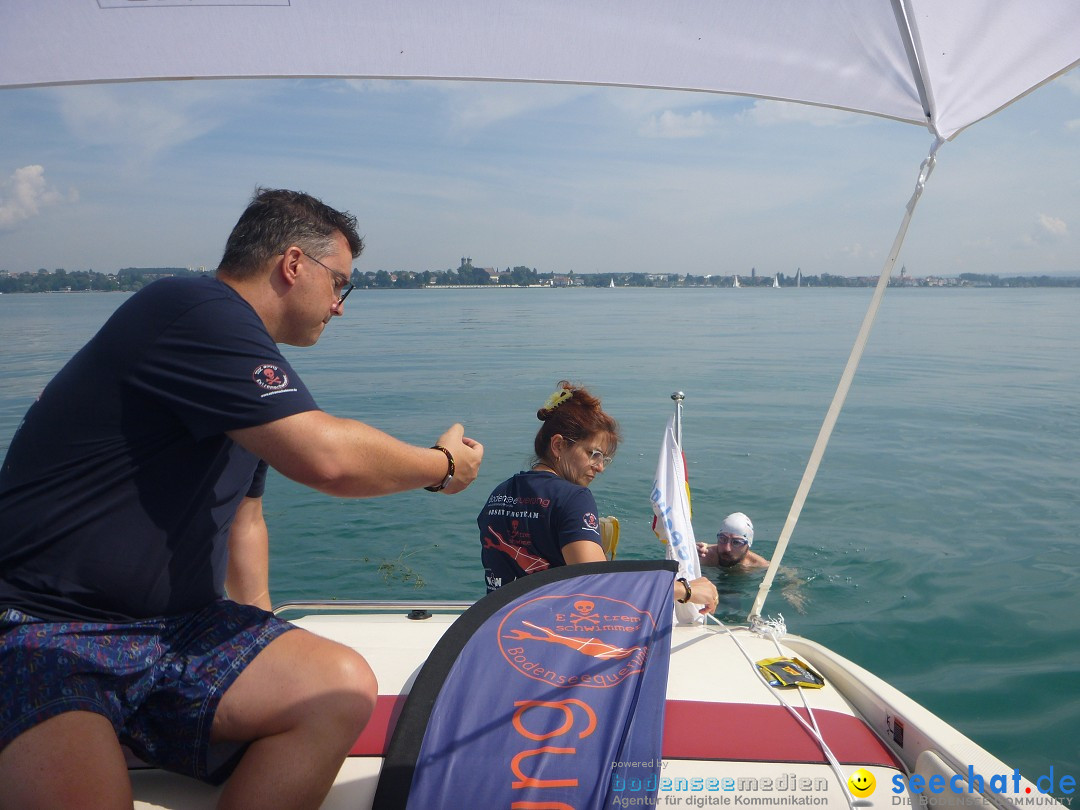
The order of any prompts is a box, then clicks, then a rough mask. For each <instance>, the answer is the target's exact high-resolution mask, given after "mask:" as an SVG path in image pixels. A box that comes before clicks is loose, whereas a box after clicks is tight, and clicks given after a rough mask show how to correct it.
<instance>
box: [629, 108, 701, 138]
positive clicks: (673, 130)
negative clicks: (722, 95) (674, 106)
mask: <svg viewBox="0 0 1080 810" xmlns="http://www.w3.org/2000/svg"><path fill="white" fill-rule="evenodd" d="M715 126H716V119H715V118H713V117H712V116H711V115H710V114H709V113H707V112H703V111H701V110H694V111H693V112H690V113H685V114H683V113H677V112H673V111H672V110H665V111H664V112H662V113H660V114H659V115H653V116H650V117H649V119H648V120H647V121H646V122H645V124H644V125H643V126H642V127H641V129H640V133H641V134H642V135H644V136H645V137H647V138H700V137H702V136H704V135H706V134H708V133H709V131H710V130H712V129H713V128H714V127H715Z"/></svg>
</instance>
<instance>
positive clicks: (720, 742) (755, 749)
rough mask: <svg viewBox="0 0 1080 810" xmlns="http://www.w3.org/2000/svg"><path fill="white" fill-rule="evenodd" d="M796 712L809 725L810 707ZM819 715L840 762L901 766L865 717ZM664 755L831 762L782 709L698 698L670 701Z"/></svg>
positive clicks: (823, 712)
mask: <svg viewBox="0 0 1080 810" xmlns="http://www.w3.org/2000/svg"><path fill="white" fill-rule="evenodd" d="M796 711H797V712H798V713H799V715H800V716H801V717H802V718H803V720H806V721H807V722H809V717H808V716H807V713H806V710H805V709H796ZM814 717H816V718H817V722H818V726H819V727H820V728H821V735H822V737H823V738H824V739H825V744H826V745H828V746H829V750H831V751H832V752H833V756H835V757H836V759H837V760H838V761H839V762H842V763H844V764H845V765H883V766H885V767H891V768H897V769H899V768H901V767H902V766H901V764H900V761H899V760H897V758H896V757H895V756H893V753H892V751H890V750H889V749H888V748H887V747H886V746H885V744H884V743H883V742H882V741H881V740H879V739H878V737H877V736H876V735H875V734H874V732H873V731H871V730H870V727H869V726H868V725H867V724H866V723H865V722H864V721H863V720H862V719H861V718H858V717H852V716H851V715H849V714H842V713H840V712H834V711H827V710H824V709H816V710H815V711H814ZM811 725H813V724H811ZM692 730H697V731H698V733H694V731H692ZM702 730H704V731H702ZM662 756H663V757H664V759H707V760H708V759H713V760H736V761H743V762H821V763H824V762H827V760H826V759H825V755H824V754H823V753H822V751H821V746H820V745H819V744H818V742H817V740H816V739H815V738H814V737H812V736H811V735H810V732H808V731H807V730H806V729H805V728H803V726H802V724H801V723H799V721H798V720H796V719H795V718H794V717H792V716H791V713H790V712H789V711H788V710H787V709H785V708H784V707H783V706H769V705H760V704H755V703H708V702H705V701H697V700H669V701H668V702H667V707H666V708H665V710H664V748H663V753H662Z"/></svg>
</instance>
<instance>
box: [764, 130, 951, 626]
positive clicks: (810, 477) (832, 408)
mask: <svg viewBox="0 0 1080 810" xmlns="http://www.w3.org/2000/svg"><path fill="white" fill-rule="evenodd" d="M944 142H945V141H944V139H942V138H940V137H939V138H936V139H935V140H934V143H933V145H932V146H931V147H930V153H929V154H928V155H927V156H926V159H925V160H923V162H922V165H921V166H920V167H919V179H918V180H917V181H916V183H915V191H914V193H913V194H912V195H911V199H910V200H908V204H907V208H906V210H905V212H904V218H903V221H902V222H901V223H900V229H899V231H898V232H897V234H896V238H895V239H894V240H893V244H892V249H891V250H890V251H889V256H888V258H887V259H886V260H885V266H884V267H882V269H881V275H880V276H879V277H878V281H877V287H875V288H874V295H873V297H872V298H871V299H870V306H869V308H868V309H867V310H866V315H865V316H864V317H863V322H862V327H861V328H860V329H859V334H858V336H857V337H856V338H855V345H854V346H852V347H851V354H850V355H849V356H848V361H847V365H846V366H845V367H844V373H843V374H841V375H840V384H839V385H838V386H837V387H836V393H835V394H833V399H832V403H831V404H830V405H829V410H828V412H827V413H826V414H825V421H824V422H823V423H822V425H821V430H820V431H818V437H817V441H816V442H814V449H813V450H812V451H811V453H810V460H809V461H808V462H807V463H806V470H805V471H804V472H803V477H802V481H800V482H799V488H798V490H797V491H796V493H795V499H794V500H793V501H792V503H791V509H790V510H789V511H788V516H787V520H786V521H785V522H784V528H783V529H782V530H781V532H780V538H779V540H777V542H776V550H775V551H774V552H773V558H772V562H771V563H770V564H769V570H768V571H766V572H765V578H764V579H762V581H761V585H760V586H759V587H758V592H757V597H756V598H755V599H754V605H753V607H751V608H750V614H749V615H748V616H747V620H748V621H752V620H753V618H754V617H755V616H760V615H761V608H762V607H763V606H764V604H765V597H767V596H768V595H769V589H770V588H771V587H772V583H773V579H775V578H776V572H777V571H778V570H779V568H780V560H782V559H783V557H784V551H785V550H786V549H787V546H788V541H789V540H790V539H791V534H792V532H794V531H795V524H796V523H798V521H799V515H800V514H801V513H802V508H803V504H805V503H806V496H807V495H808V494H809V493H810V485H811V484H813V483H814V477H815V476H816V475H817V470H818V466H819V465H820V464H821V458H822V456H824V455H825V448H826V447H827V446H828V444H829V437H830V436H832V431H833V428H834V427H835V426H836V420H837V419H838V418H839V416H840V410H841V409H842V408H843V407H844V400H845V399H847V395H848V390H849V389H850V388H851V381H852V379H853V378H854V377H855V370H856V369H857V368H858V367H859V360H860V359H862V355H863V350H864V349H865V348H866V342H867V340H868V339H869V338H870V329H871V327H872V326H873V325H874V319H875V318H876V317H877V312H878V308H879V307H880V305H881V298H882V296H883V295H884V294H885V288H886V287H888V286H889V278H890V277H891V276H892V271H893V267H894V266H895V265H896V259H897V256H898V255H899V254H900V246H901V245H903V243H904V237H905V236H906V235H907V229H908V225H909V224H910V223H911V215H912V214H913V213H914V211H915V205H916V204H917V203H918V202H919V198H920V197H921V196H922V192H923V188H924V187H925V185H926V181H927V180H928V179H929V178H930V173H931V172H932V171H933V170H934V166H935V164H936V163H937V151H938V149H939V148H940V146H941V145H942V144H943V143H944Z"/></svg>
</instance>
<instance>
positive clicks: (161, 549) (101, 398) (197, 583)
mask: <svg viewBox="0 0 1080 810" xmlns="http://www.w3.org/2000/svg"><path fill="white" fill-rule="evenodd" d="M317 407H318V406H317V405H316V404H315V401H314V399H313V398H312V397H311V394H310V393H309V392H308V390H307V388H306V387H305V386H304V384H303V383H302V382H301V381H300V378H299V376H298V375H297V374H296V372H295V371H293V369H292V367H291V366H290V365H289V363H288V362H287V361H286V360H285V359H284V358H283V357H282V355H281V352H280V351H279V350H278V348H277V345H276V344H275V343H274V341H273V339H272V338H271V337H270V335H269V334H268V333H267V331H266V328H265V327H264V326H263V323H262V321H261V320H260V318H259V316H258V314H257V313H256V312H255V310H254V309H253V308H252V307H251V306H250V305H249V304H248V303H247V302H246V301H244V300H243V298H241V297H240V296H239V295H238V294H237V293H236V292H235V291H234V290H232V289H231V288H229V287H228V286H227V285H225V284H222V283H221V282H219V281H217V280H216V279H210V278H170V279H162V280H160V281H156V282H154V283H153V284H150V285H148V286H147V287H145V288H144V289H143V290H141V291H140V292H138V293H136V294H135V295H133V296H132V297H131V298H130V299H129V300H127V301H126V302H124V304H123V305H122V306H120V308H119V309H117V310H116V312H115V313H114V314H113V316H112V317H111V318H109V320H108V321H107V322H106V323H105V325H104V326H103V327H102V328H101V330H100V331H99V332H98V333H97V335H95V336H94V338H92V339H91V340H90V342H89V343H87V344H86V345H85V346H84V347H83V348H82V349H81V350H80V351H79V352H78V353H77V354H76V355H75V356H74V357H73V358H72V359H71V360H70V361H69V362H68V364H67V365H66V366H64V368H63V369H61V370H60V372H59V373H58V374H57V375H56V377H55V378H54V379H53V380H52V381H51V382H50V383H49V384H48V386H47V387H46V388H45V390H44V391H43V392H42V394H41V396H40V397H39V399H38V401H37V402H35V403H34V404H33V405H32V406H31V407H30V410H29V411H28V412H27V414H26V417H25V418H24V420H23V423H22V424H21V425H20V426H19V429H18V430H17V431H16V433H15V436H14V438H13V439H12V442H11V447H10V448H9V450H8V453H7V456H6V458H5V459H4V464H3V467H2V468H0V610H2V609H3V608H6V607H13V608H17V609H19V610H20V611H22V612H24V613H27V614H30V615H32V616H37V617H39V618H43V619H50V620H65V619H73V620H85V621H125V620H134V619H142V618H148V617H154V616H167V615H175V614H177V613H182V612H186V611H190V610H195V609H198V608H200V607H202V606H204V605H206V604H208V603H209V602H210V601H212V600H214V599H216V598H218V597H219V596H220V595H221V594H222V592H223V585H224V577H225V557H226V552H227V548H226V547H227V542H226V541H227V538H228V531H229V526H230V524H231V522H232V519H233V515H234V514H235V512H236V507H237V505H238V503H239V501H240V499H241V498H243V497H244V495H246V494H248V493H249V492H253V489H252V487H253V476H255V473H256V469H257V466H258V463H259V459H257V458H256V457H255V456H254V455H252V454H251V453H249V452H248V451H246V450H244V449H243V448H242V447H240V446H239V445H238V444H236V443H234V442H233V441H232V440H231V439H229V438H228V437H227V436H226V435H225V433H226V431H230V430H235V429H239V428H245V427H254V426H257V425H261V424H266V423H268V422H272V421H275V420H277V419H280V418H282V417H285V416H290V415H293V414H296V413H300V412H303V411H310V410H315V409H317ZM254 483H255V484H256V488H261V487H258V482H257V481H256V482H254Z"/></svg>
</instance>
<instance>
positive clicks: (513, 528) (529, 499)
mask: <svg viewBox="0 0 1080 810" xmlns="http://www.w3.org/2000/svg"><path fill="white" fill-rule="evenodd" d="M476 523H477V525H478V526H479V527H480V543H481V550H480V559H481V561H482V562H483V563H484V578H485V579H486V580H487V589H488V591H489V592H490V591H493V590H496V589H497V588H501V587H502V586H503V585H505V584H506V583H508V582H512V581H514V580H515V579H518V578H519V577H523V576H525V575H526V574H532V573H535V572H536V571H543V570H544V569H546V568H554V567H556V566H560V565H566V560H565V559H564V558H563V553H562V549H563V546H565V545H566V544H567V543H573V542H575V541H578V540H592V541H593V542H595V543H596V544H597V545H600V520H599V518H598V517H597V515H596V500H595V499H594V498H593V495H592V493H591V492H590V491H589V490H588V488H587V487H583V486H580V485H578V484H574V483H571V482H570V481H567V480H565V479H563V478H560V477H559V476H557V475H555V474H554V473H550V472H543V471H539V470H529V471H526V472H520V473H518V474H517V475H515V476H514V477H513V478H510V479H509V480H507V481H503V482H502V483H501V484H499V486H497V487H496V488H495V491H494V492H492V493H491V495H489V496H488V500H487V503H486V504H485V505H484V508H483V509H482V510H481V511H480V515H479V516H478V517H477V518H476Z"/></svg>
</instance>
